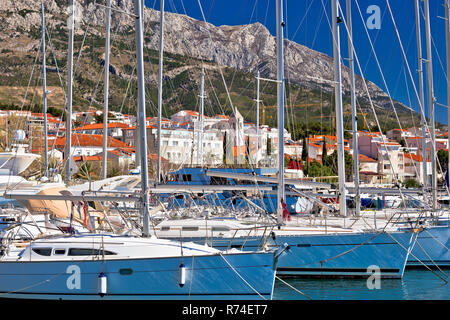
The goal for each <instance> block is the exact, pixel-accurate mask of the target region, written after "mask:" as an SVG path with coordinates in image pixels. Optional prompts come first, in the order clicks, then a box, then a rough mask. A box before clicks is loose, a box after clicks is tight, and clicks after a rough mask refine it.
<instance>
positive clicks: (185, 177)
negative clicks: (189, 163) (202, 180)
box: [183, 174, 192, 181]
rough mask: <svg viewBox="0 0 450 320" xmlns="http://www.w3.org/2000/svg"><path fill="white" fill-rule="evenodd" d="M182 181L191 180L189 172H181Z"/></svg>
mask: <svg viewBox="0 0 450 320" xmlns="http://www.w3.org/2000/svg"><path fill="white" fill-rule="evenodd" d="M183 181H192V175H191V174H183Z"/></svg>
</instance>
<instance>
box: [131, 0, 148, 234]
mask: <svg viewBox="0 0 450 320" xmlns="http://www.w3.org/2000/svg"><path fill="white" fill-rule="evenodd" d="M142 5H143V3H142V2H141V0H135V11H136V67H137V69H136V70H137V78H138V109H139V110H138V114H139V117H138V118H139V124H138V128H139V150H140V154H138V155H136V157H140V162H141V186H142V189H141V190H142V208H141V210H142V211H141V214H142V218H143V220H144V221H143V227H144V229H143V236H144V237H149V236H150V216H149V202H150V201H149V194H148V188H149V186H148V158H147V129H146V125H145V119H146V117H145V84H144V50H143V37H144V35H143V30H142V29H143V28H142V23H143V16H144V15H143V8H142Z"/></svg>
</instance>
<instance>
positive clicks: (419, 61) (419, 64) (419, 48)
mask: <svg viewBox="0 0 450 320" xmlns="http://www.w3.org/2000/svg"><path fill="white" fill-rule="evenodd" d="M415 13H416V42H417V72H418V73H419V99H420V105H421V112H420V114H421V120H422V136H423V142H422V149H423V150H422V154H423V179H422V181H423V187H424V189H425V190H426V189H427V186H428V168H427V130H426V124H427V120H426V119H425V95H424V89H423V57H422V35H421V31H420V29H421V28H420V4H419V0H415Z"/></svg>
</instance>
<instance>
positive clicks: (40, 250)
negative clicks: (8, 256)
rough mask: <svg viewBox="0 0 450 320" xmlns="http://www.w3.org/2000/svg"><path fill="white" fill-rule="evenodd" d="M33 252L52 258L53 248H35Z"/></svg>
mask: <svg viewBox="0 0 450 320" xmlns="http://www.w3.org/2000/svg"><path fill="white" fill-rule="evenodd" d="M33 251H34V252H35V253H37V254H38V255H41V256H50V255H51V254H52V248H33Z"/></svg>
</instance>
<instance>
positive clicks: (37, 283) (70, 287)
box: [0, 253, 275, 300]
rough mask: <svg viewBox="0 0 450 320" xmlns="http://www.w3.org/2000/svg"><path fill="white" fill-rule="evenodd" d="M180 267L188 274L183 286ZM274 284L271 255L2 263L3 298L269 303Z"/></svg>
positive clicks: (0, 286) (245, 254)
mask: <svg viewBox="0 0 450 320" xmlns="http://www.w3.org/2000/svg"><path fill="white" fill-rule="evenodd" d="M90 259H92V257H91V258H90ZM181 264H183V265H184V266H185V271H186V273H185V275H186V276H185V283H184V285H182V286H181V285H180V265H181ZM230 265H231V266H232V267H230ZM101 273H104V274H105V276H106V279H107V280H106V288H107V289H106V293H105V294H100V293H99V275H100V274H101ZM243 279H244V280H245V281H244V280H243ZM274 280H275V266H274V258H273V254H272V253H238V254H214V255H208V256H194V257H193V256H185V257H172V258H142V259H117V260H105V261H102V260H101V259H100V260H95V261H93V260H89V261H87V260H84V261H83V260H80V261H45V262H38V261H31V262H30V261H26V258H25V257H24V260H23V261H21V262H10V261H3V262H0V291H1V296H2V297H3V298H25V299H58V300H161V299H174V300H175V299H202V300H209V299H213V300H217V299H238V300H245V299H263V298H264V299H271V298H272V294H273V285H274Z"/></svg>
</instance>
